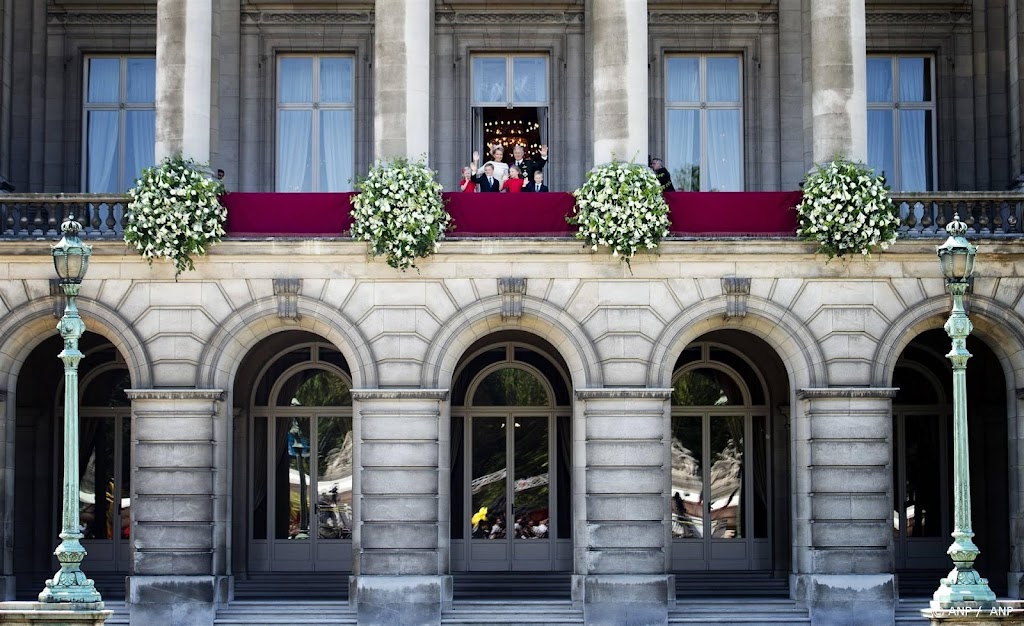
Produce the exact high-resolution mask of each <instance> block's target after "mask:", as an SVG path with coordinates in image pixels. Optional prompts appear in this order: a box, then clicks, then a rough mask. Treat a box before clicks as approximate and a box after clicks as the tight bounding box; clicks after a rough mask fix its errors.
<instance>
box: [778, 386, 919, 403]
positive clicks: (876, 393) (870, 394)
mask: <svg viewBox="0 0 1024 626" xmlns="http://www.w3.org/2000/svg"><path fill="white" fill-rule="evenodd" d="M898 391H899V387H805V388H803V389H797V391H796V397H798V398H800V399H801V400H815V399H819V398H895V397H896V393H897V392H898Z"/></svg>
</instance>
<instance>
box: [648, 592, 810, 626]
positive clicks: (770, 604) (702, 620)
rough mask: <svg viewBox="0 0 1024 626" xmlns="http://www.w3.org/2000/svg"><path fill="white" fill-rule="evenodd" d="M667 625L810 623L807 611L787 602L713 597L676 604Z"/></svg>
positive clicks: (789, 601)
mask: <svg viewBox="0 0 1024 626" xmlns="http://www.w3.org/2000/svg"><path fill="white" fill-rule="evenodd" d="M668 623H669V624H779V625H784V624H794V625H796V624H810V623H811V620H810V616H809V615H808V613H807V609H805V608H803V607H800V606H797V604H796V602H794V601H793V600H789V599H783V598H779V599H767V600H762V599H756V600H749V599H745V598H732V599H725V598H712V599H707V600H697V599H689V598H687V599H684V600H682V601H678V602H677V603H676V606H675V608H674V609H671V610H670V611H669V614H668Z"/></svg>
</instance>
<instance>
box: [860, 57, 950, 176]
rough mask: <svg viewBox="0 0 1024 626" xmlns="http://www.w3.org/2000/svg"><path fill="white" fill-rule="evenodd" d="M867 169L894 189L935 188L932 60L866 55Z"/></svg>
mask: <svg viewBox="0 0 1024 626" xmlns="http://www.w3.org/2000/svg"><path fill="white" fill-rule="evenodd" d="M867 66H868V68H867V69H868V71H867V80H868V165H869V166H871V167H872V168H874V170H875V173H876V174H883V175H884V176H885V180H886V183H887V184H888V185H889V186H890V187H891V188H892V189H894V190H897V191H933V190H934V189H935V92H934V84H935V83H934V75H933V67H934V64H933V63H932V59H931V58H930V57H922V56H903V55H891V56H869V57H868V59H867Z"/></svg>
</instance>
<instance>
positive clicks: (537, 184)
mask: <svg viewBox="0 0 1024 626" xmlns="http://www.w3.org/2000/svg"><path fill="white" fill-rule="evenodd" d="M547 190H548V186H547V185H545V184H544V170H534V171H533V180H531V181H530V182H528V183H526V186H525V187H523V191H547Z"/></svg>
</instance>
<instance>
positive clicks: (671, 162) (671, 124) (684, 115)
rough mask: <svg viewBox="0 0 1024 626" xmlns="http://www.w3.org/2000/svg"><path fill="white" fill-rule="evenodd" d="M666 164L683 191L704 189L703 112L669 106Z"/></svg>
mask: <svg viewBox="0 0 1024 626" xmlns="http://www.w3.org/2000/svg"><path fill="white" fill-rule="evenodd" d="M666 117H667V119H666V124H665V134H666V137H665V139H666V141H665V146H666V152H665V167H666V168H667V169H668V171H669V172H670V173H671V174H672V182H673V183H674V186H675V188H676V189H678V190H679V191H697V190H699V189H700V111H699V110H697V109H669V111H668V115H667V116H666Z"/></svg>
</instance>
